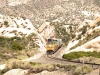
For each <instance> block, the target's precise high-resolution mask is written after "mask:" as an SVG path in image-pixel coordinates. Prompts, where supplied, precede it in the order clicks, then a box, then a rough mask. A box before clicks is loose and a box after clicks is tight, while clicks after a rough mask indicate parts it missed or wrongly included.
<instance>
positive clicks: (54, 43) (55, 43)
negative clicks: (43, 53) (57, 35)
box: [46, 39, 62, 54]
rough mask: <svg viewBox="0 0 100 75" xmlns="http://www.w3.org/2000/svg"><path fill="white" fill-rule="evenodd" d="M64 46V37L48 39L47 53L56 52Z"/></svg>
mask: <svg viewBox="0 0 100 75" xmlns="http://www.w3.org/2000/svg"><path fill="white" fill-rule="evenodd" d="M61 46H62V39H48V40H47V44H46V50H47V54H54V53H55V52H56V51H57V50H58V49H59V48H60V47H61Z"/></svg>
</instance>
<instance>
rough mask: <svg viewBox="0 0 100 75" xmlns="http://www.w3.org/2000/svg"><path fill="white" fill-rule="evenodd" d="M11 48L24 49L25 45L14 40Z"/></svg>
mask: <svg viewBox="0 0 100 75" xmlns="http://www.w3.org/2000/svg"><path fill="white" fill-rule="evenodd" d="M11 48H12V49H13V50H22V49H24V46H22V45H21V44H20V43H19V42H16V41H15V42H13V43H12V46H11Z"/></svg>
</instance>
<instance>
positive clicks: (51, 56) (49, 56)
mask: <svg viewBox="0 0 100 75" xmlns="http://www.w3.org/2000/svg"><path fill="white" fill-rule="evenodd" d="M46 56H47V57H48V58H51V59H54V60H60V61H66V62H72V63H80V64H88V65H97V66H98V67H99V66H100V64H96V63H88V62H84V61H83V62H80V61H71V60H66V59H61V58H56V57H54V56H53V55H48V54H46Z"/></svg>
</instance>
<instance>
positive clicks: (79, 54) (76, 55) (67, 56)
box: [62, 51, 100, 60]
mask: <svg viewBox="0 0 100 75" xmlns="http://www.w3.org/2000/svg"><path fill="white" fill-rule="evenodd" d="M83 56H85V57H90V56H92V57H96V58H100V52H96V51H93V52H72V53H69V54H64V55H63V56H62V57H63V58H64V59H67V60H72V59H77V58H80V57H83Z"/></svg>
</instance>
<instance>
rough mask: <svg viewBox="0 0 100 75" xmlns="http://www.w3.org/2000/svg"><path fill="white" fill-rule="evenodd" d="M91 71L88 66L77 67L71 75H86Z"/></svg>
mask: <svg viewBox="0 0 100 75" xmlns="http://www.w3.org/2000/svg"><path fill="white" fill-rule="evenodd" d="M91 71H92V67H91V66H88V65H83V66H81V67H77V68H76V69H75V72H74V73H73V75H80V74H86V73H89V72H91Z"/></svg>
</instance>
